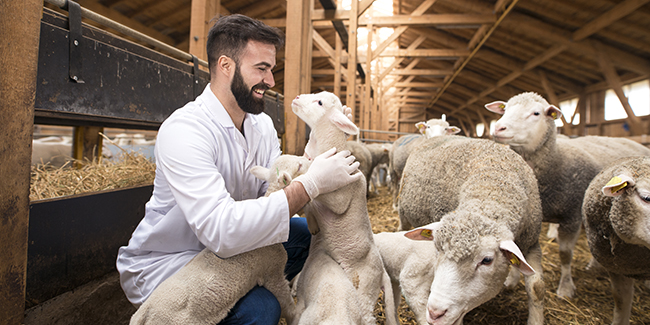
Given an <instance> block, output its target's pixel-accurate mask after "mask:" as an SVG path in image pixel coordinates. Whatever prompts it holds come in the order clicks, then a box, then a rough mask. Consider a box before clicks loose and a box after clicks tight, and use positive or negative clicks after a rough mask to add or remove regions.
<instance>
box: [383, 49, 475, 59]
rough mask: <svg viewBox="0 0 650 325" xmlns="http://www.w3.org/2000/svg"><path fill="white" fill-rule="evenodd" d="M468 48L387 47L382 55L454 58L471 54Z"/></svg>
mask: <svg viewBox="0 0 650 325" xmlns="http://www.w3.org/2000/svg"><path fill="white" fill-rule="evenodd" d="M469 53H470V52H469V50H467V49H421V50H405V49H397V50H395V49H387V50H385V51H384V52H382V53H381V54H380V55H379V56H380V57H389V56H392V57H411V58H413V57H417V58H422V57H426V58H431V59H454V58H458V57H465V56H468V55H469Z"/></svg>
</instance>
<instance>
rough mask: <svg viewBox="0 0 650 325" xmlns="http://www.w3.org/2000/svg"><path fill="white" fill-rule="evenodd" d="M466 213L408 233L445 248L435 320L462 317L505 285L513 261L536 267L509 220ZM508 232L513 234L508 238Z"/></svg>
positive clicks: (431, 306)
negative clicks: (507, 226)
mask: <svg viewBox="0 0 650 325" xmlns="http://www.w3.org/2000/svg"><path fill="white" fill-rule="evenodd" d="M465 217H467V216H466V215H462V216H461V215H458V216H450V215H447V216H446V217H445V218H443V219H442V220H441V221H440V222H435V223H432V224H429V225H426V226H424V227H420V228H417V229H414V230H412V231H410V232H407V233H406V236H407V237H409V238H411V239H414V240H433V241H434V243H435V246H436V249H437V250H438V252H439V254H440V255H439V258H438V260H437V261H436V262H435V264H434V268H435V270H434V273H435V277H434V280H433V283H432V284H431V289H430V294H429V299H428V302H427V321H428V322H429V324H436V325H441V324H460V323H462V319H463V317H464V316H465V314H467V313H468V312H469V311H470V310H472V309H474V308H476V307H478V306H479V305H481V304H483V303H484V302H486V301H488V300H490V299H492V298H493V297H495V296H496V295H497V294H498V293H499V291H501V289H502V288H503V283H504V281H505V279H506V277H507V275H508V270H509V268H508V266H509V265H512V266H513V267H516V268H518V269H519V270H520V271H521V272H522V273H524V274H528V275H530V274H534V272H535V271H534V270H533V269H532V267H530V265H528V263H527V262H526V259H525V258H524V256H523V254H522V253H521V251H520V250H519V248H518V247H517V245H516V244H515V243H514V241H513V240H512V233H511V232H509V231H507V230H505V229H503V228H505V227H504V226H502V225H499V224H496V223H494V222H493V221H492V222H490V221H486V222H485V223H484V224H473V225H472V224H469V222H466V220H467V219H465ZM472 219H473V220H478V219H485V218H478V219H477V218H472ZM479 223H480V222H479ZM507 233H510V238H503V234H507Z"/></svg>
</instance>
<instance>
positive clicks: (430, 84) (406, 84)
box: [395, 82, 443, 88]
mask: <svg viewBox="0 0 650 325" xmlns="http://www.w3.org/2000/svg"><path fill="white" fill-rule="evenodd" d="M442 86H443V83H442V82H398V83H396V84H395V87H397V88H400V87H410V88H440V87H442Z"/></svg>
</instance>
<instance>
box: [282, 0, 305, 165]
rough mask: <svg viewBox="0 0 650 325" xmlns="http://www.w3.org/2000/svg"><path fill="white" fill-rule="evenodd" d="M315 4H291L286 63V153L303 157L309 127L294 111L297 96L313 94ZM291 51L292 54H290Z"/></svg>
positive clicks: (302, 1)
mask: <svg viewBox="0 0 650 325" xmlns="http://www.w3.org/2000/svg"><path fill="white" fill-rule="evenodd" d="M311 6H312V1H308V0H288V1H287V29H286V39H287V41H286V44H285V63H284V125H285V133H284V136H283V142H282V145H283V148H282V149H283V150H282V151H283V152H284V153H285V154H293V155H302V154H303V152H304V150H305V144H306V143H307V141H306V139H305V123H304V122H302V121H301V120H300V119H299V118H298V116H296V114H294V113H293V111H292V110H291V102H292V101H293V99H294V98H296V96H298V95H300V94H304V93H309V92H310V91H311V89H310V88H311V48H312V35H311V31H312V26H311V12H312V8H311ZM289 49H290V50H289Z"/></svg>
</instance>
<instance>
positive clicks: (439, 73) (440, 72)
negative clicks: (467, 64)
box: [391, 69, 454, 77]
mask: <svg viewBox="0 0 650 325" xmlns="http://www.w3.org/2000/svg"><path fill="white" fill-rule="evenodd" d="M452 73H454V70H452V69H395V70H393V72H391V74H394V75H402V76H403V75H416V76H435V77H444V76H448V75H450V74H452Z"/></svg>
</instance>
